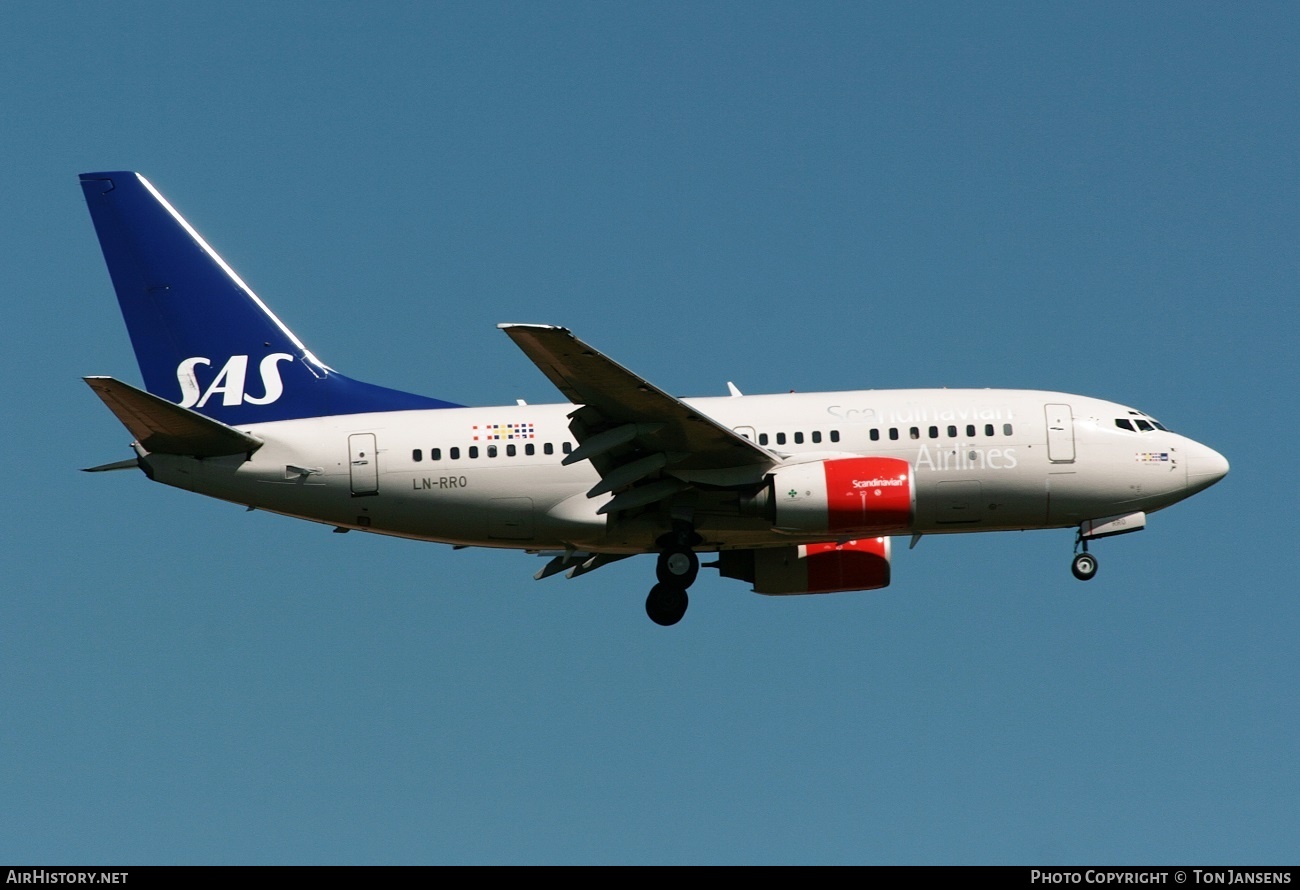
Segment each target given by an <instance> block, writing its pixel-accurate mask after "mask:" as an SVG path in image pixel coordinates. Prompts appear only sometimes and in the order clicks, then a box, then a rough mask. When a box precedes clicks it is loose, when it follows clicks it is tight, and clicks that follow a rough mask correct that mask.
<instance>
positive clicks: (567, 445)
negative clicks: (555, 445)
mask: <svg viewBox="0 0 1300 890" xmlns="http://www.w3.org/2000/svg"><path fill="white" fill-rule="evenodd" d="M560 450H562V451H563V452H564V453H565V454H571V453H572V452H573V443H572V442H565V443H564V444H563V445H561V446H560Z"/></svg>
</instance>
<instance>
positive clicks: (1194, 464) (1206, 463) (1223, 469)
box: [1184, 442, 1228, 494]
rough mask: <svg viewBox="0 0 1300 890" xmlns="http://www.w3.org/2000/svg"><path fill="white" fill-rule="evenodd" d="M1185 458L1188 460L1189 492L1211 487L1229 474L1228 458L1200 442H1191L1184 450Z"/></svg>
mask: <svg viewBox="0 0 1300 890" xmlns="http://www.w3.org/2000/svg"><path fill="white" fill-rule="evenodd" d="M1184 458H1185V459H1186V461H1187V493H1188V494H1195V493H1196V492H1198V491H1202V490H1204V489H1206V488H1209V487H1210V486H1211V485H1213V484H1214V483H1216V482H1218V481H1219V480H1220V479H1222V478H1223V477H1224V476H1226V475H1228V459H1227V458H1226V457H1224V456H1223V455H1222V454H1220V453H1219V452H1217V451H1215V450H1214V449H1213V448H1207V447H1206V446H1204V445H1202V444H1201V443H1200V442H1192V443H1190V447H1188V448H1187V449H1186V450H1185V451H1184Z"/></svg>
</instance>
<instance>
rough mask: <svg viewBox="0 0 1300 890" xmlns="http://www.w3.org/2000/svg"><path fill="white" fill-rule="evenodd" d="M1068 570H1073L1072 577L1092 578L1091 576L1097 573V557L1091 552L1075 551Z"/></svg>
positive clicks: (1088, 579)
mask: <svg viewBox="0 0 1300 890" xmlns="http://www.w3.org/2000/svg"><path fill="white" fill-rule="evenodd" d="M1070 571H1071V572H1074V577H1076V578H1078V579H1079V580H1080V581H1090V580H1092V576H1093V575H1095V574H1097V557H1095V556H1093V555H1092V554H1091V553H1076V554H1075V555H1074V562H1073V563H1071V564H1070Z"/></svg>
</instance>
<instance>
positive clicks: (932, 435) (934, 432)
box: [930, 426, 939, 439]
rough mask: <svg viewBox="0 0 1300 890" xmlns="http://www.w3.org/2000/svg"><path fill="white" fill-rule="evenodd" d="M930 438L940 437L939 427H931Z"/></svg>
mask: <svg viewBox="0 0 1300 890" xmlns="http://www.w3.org/2000/svg"><path fill="white" fill-rule="evenodd" d="M930 438H931V439H937V438H939V428H938V427H937V426H932V427H930Z"/></svg>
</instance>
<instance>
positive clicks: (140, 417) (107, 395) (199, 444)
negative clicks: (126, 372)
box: [83, 377, 262, 457]
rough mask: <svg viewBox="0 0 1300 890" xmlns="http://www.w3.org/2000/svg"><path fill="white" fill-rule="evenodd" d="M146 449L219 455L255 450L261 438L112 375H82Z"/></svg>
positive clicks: (194, 454) (157, 451) (208, 455)
mask: <svg viewBox="0 0 1300 890" xmlns="http://www.w3.org/2000/svg"><path fill="white" fill-rule="evenodd" d="M83 379H84V380H85V381H86V383H87V384H88V385H89V386H90V388H91V389H92V390H94V391H95V395H97V396H99V397H100V399H102V400H103V402H104V404H105V405H107V406H108V410H110V411H112V412H113V414H114V415H115V416H116V417H117V419H118V420H120V421H122V425H123V426H125V427H126V428H127V430H128V431H130V433H131V435H133V436H135V438H136V441H137V442H139V443H140V444H141V445H142V446H144V448H146V449H147V450H148V451H151V452H155V453H158V454H180V455H185V456H189V457H220V456H222V455H227V454H241V453H248V454H251V453H252V452H254V451H256V450H257V449H258V448H260V447H262V440H261V439H259V438H257V437H256V436H251V435H249V434H248V433H244V432H240V431H239V430H237V429H235V428H234V427H229V426H226V425H225V424H224V423H221V422H219V421H216V420H212V419H211V418H209V417H204V416H203V415H202V414H199V413H197V412H195V411H191V410H189V409H188V408H182V407H181V406H180V405H175V404H173V403H171V402H169V401H167V400H166V399H161V398H159V397H158V396H155V395H153V394H152V393H147V392H145V391H144V390H142V389H136V388H135V387H134V386H131V385H130V384H128V383H123V382H122V381H120V380H115V379H113V378H112V377H85V378H83Z"/></svg>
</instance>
